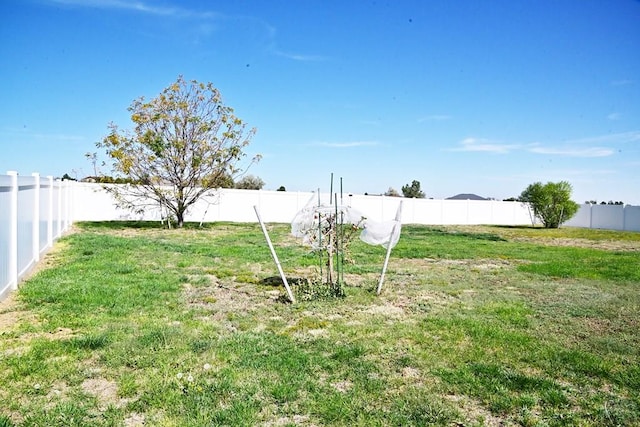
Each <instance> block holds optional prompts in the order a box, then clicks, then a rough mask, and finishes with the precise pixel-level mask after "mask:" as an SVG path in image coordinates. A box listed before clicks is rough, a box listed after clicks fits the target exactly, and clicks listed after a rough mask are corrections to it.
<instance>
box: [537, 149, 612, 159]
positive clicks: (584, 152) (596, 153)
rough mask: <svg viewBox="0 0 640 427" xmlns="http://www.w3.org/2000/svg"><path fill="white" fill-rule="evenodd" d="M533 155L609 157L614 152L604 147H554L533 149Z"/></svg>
mask: <svg viewBox="0 0 640 427" xmlns="http://www.w3.org/2000/svg"><path fill="white" fill-rule="evenodd" d="M528 151H529V152H531V153H536V154H551V155H556V156H565V157H607V156H610V155H612V154H613V153H614V150H612V149H610V148H603V147H587V148H554V147H533V148H529V149H528Z"/></svg>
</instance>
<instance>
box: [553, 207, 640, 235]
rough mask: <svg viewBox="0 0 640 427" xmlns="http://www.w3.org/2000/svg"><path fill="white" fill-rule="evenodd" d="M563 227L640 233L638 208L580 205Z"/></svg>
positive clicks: (639, 211)
mask: <svg viewBox="0 0 640 427" xmlns="http://www.w3.org/2000/svg"><path fill="white" fill-rule="evenodd" d="M564 225H565V226H568V227H582V228H602V229H606V230H626V231H640V206H631V205H590V204H585V205H580V209H579V210H578V213H577V214H576V215H575V216H574V217H573V218H571V219H570V220H569V221H567V222H566V223H564Z"/></svg>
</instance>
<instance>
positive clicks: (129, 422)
mask: <svg viewBox="0 0 640 427" xmlns="http://www.w3.org/2000/svg"><path fill="white" fill-rule="evenodd" d="M124 425H125V427H139V426H143V425H145V416H144V414H138V413H137V412H133V413H131V414H129V416H128V417H127V418H125V419H124Z"/></svg>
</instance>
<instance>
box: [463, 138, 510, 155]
mask: <svg viewBox="0 0 640 427" xmlns="http://www.w3.org/2000/svg"><path fill="white" fill-rule="evenodd" d="M460 145H461V146H460V147H457V148H453V149H451V151H483V152H489V153H499V154H505V153H508V152H510V151H513V150H516V149H518V148H520V147H521V146H520V145H519V144H499V143H495V142H491V141H489V140H487V139H483V138H466V139H464V140H462V141H460Z"/></svg>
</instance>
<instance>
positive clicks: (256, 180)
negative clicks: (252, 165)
mask: <svg viewBox="0 0 640 427" xmlns="http://www.w3.org/2000/svg"><path fill="white" fill-rule="evenodd" d="M262 187H264V181H263V180H262V179H261V178H260V177H258V176H253V175H246V176H243V177H242V178H241V179H240V180H239V181H238V182H236V184H235V188H240V189H243V190H262Z"/></svg>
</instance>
